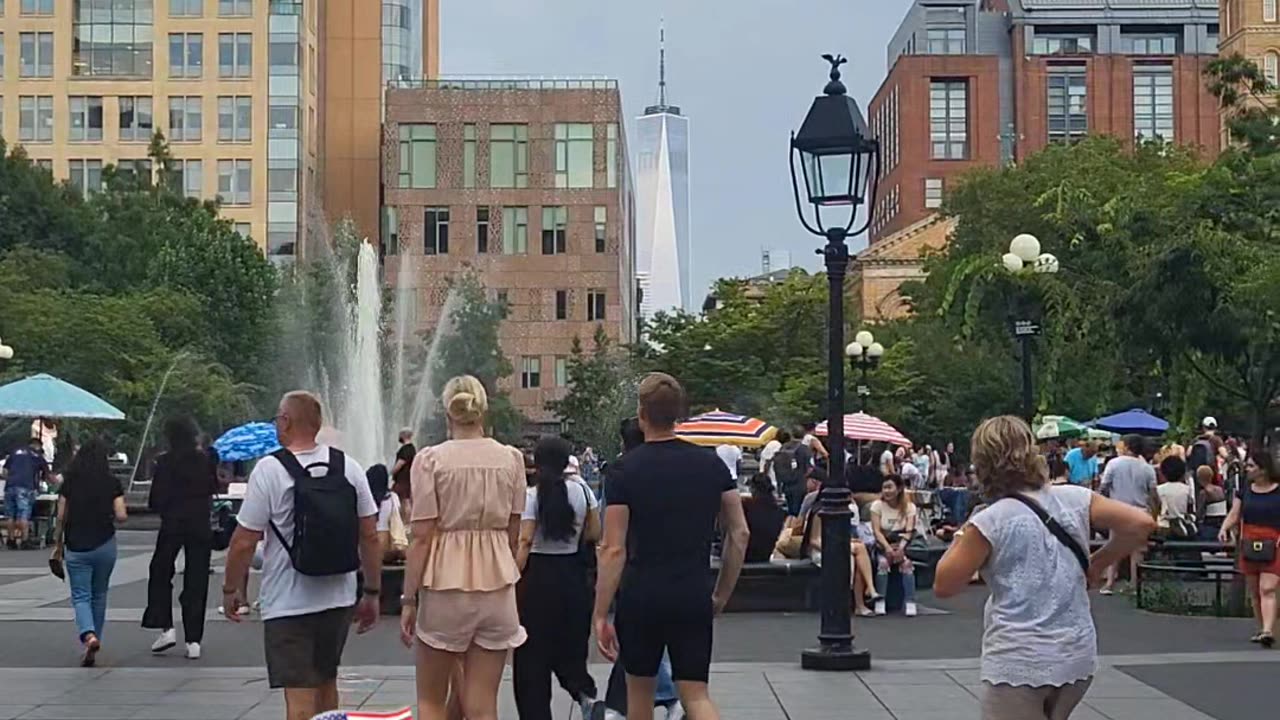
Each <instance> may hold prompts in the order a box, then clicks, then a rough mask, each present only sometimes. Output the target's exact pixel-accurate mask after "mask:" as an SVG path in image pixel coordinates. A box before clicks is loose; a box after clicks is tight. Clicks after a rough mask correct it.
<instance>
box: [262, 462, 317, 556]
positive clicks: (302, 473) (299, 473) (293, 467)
mask: <svg viewBox="0 0 1280 720" xmlns="http://www.w3.org/2000/svg"><path fill="white" fill-rule="evenodd" d="M271 457H273V458H275V459H276V460H278V461H279V462H280V465H282V466H283V467H284V470H285V472H287V473H289V477H291V478H293V481H294V482H295V483H296V482H298V481H299V480H301V479H304V478H309V477H311V474H310V473H308V472H307V469H306V468H304V467H302V463H300V462H298V458H297V457H295V456H294V454H293V453H291V452H289V451H288V449H286V448H280V449H279V450H277V451H275V452H273V453H271ZM267 524H268V525H270V526H271V532H273V533H275V534H276V539H278V540H279V541H280V544H281V545H283V546H284V550H285V552H287V553H289V554H293V548H291V547H289V541H288V540H285V539H284V533H282V532H280V528H278V527H276V524H275V523H274V522H272V521H270V520H268V521H267Z"/></svg>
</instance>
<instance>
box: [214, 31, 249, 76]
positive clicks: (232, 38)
mask: <svg viewBox="0 0 1280 720" xmlns="http://www.w3.org/2000/svg"><path fill="white" fill-rule="evenodd" d="M252 75H253V34H252V33H218V77H221V78H247V77H250V76H252Z"/></svg>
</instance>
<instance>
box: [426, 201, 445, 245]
mask: <svg viewBox="0 0 1280 720" xmlns="http://www.w3.org/2000/svg"><path fill="white" fill-rule="evenodd" d="M425 218H426V223H425V225H426V227H425V228H424V229H423V232H422V252H423V254H426V255H448V254H449V208H427V211H426V215H425Z"/></svg>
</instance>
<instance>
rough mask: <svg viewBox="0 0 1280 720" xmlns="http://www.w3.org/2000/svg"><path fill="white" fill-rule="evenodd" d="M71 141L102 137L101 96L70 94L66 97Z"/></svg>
mask: <svg viewBox="0 0 1280 720" xmlns="http://www.w3.org/2000/svg"><path fill="white" fill-rule="evenodd" d="M67 109H68V111H69V112H68V113H67V116H68V118H67V119H68V120H69V121H70V127H71V134H70V136H69V137H68V139H69V140H71V141H72V142H85V141H95V140H101V139H102V98H101V97H90V96H85V95H72V96H70V97H68V98H67Z"/></svg>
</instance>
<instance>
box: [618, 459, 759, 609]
mask: <svg viewBox="0 0 1280 720" xmlns="http://www.w3.org/2000/svg"><path fill="white" fill-rule="evenodd" d="M611 470H612V472H611V473H610V478H609V483H608V489H607V491H606V497H607V499H608V503H609V504H610V505H625V506H627V507H628V508H630V511H631V520H630V529H629V532H628V536H627V545H628V547H627V555H628V557H627V569H626V572H625V573H624V575H623V586H624V587H626V586H628V585H631V584H633V583H644V584H647V583H649V582H650V581H652V582H655V583H659V584H667V583H681V582H684V583H686V584H690V581H699V582H696V583H693V584H695V585H700V584H701V582H700V581H704V580H705V579H706V578H707V576H708V572H707V570H708V567H709V563H710V559H711V541H712V539H713V538H714V537H715V532H716V517H717V516H718V515H719V514H720V495H721V494H722V493H725V492H728V491H730V490H735V491H736V489H737V485H736V484H735V483H734V481H733V478H732V477H730V476H729V469H728V468H727V467H725V464H724V463H723V462H721V461H720V458H719V457H717V456H716V453H715V451H713V450H711V449H710V448H703V447H698V446H697V445H693V444H690V443H687V442H685V441H683V440H666V441H663V442H652V443H645V444H644V445H641V446H640V447H638V448H636V449H634V450H631V451H630V452H628V453H627V454H625V455H623V456H622V457H621V458H619V459H618V460H616V461H614V463H613V466H612V468H611Z"/></svg>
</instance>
